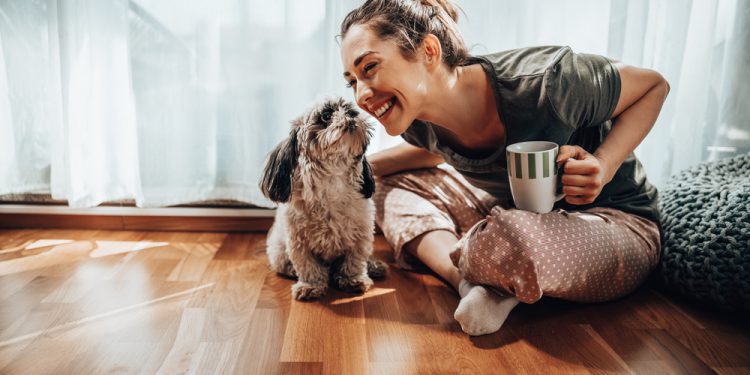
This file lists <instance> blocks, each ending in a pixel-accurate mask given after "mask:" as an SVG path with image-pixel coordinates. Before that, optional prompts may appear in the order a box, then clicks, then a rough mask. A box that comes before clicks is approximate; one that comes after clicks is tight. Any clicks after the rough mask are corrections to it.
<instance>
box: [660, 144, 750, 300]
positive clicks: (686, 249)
mask: <svg viewBox="0 0 750 375" xmlns="http://www.w3.org/2000/svg"><path fill="white" fill-rule="evenodd" d="M660 206H661V212H662V226H663V231H664V238H663V243H662V245H663V247H662V249H663V250H662V258H661V264H660V271H661V272H660V275H661V280H662V281H663V282H664V284H665V285H666V286H667V287H669V288H671V289H674V290H676V291H678V292H679V293H681V294H683V295H685V296H687V297H689V298H691V299H695V300H699V301H704V302H711V303H714V304H716V305H718V306H719V307H721V308H724V309H729V310H750V154H745V155H740V156H737V157H734V158H728V159H724V160H719V161H716V162H708V163H703V164H700V165H698V166H695V167H693V168H690V169H687V170H685V171H683V172H681V173H679V174H677V175H674V176H672V177H671V178H670V180H669V181H668V183H667V186H666V188H664V189H662V192H661V193H660Z"/></svg>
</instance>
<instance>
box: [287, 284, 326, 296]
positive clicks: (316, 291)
mask: <svg viewBox="0 0 750 375" xmlns="http://www.w3.org/2000/svg"><path fill="white" fill-rule="evenodd" d="M325 294H326V286H325V285H311V284H308V283H306V282H302V281H297V282H296V283H295V284H294V285H292V297H294V299H296V300H298V301H309V300H314V299H318V298H320V297H322V296H324V295H325Z"/></svg>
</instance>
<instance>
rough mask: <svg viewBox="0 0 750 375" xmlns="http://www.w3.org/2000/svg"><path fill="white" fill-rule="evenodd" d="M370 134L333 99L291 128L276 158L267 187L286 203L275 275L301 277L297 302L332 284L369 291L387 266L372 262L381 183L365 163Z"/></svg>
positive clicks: (275, 236) (273, 258) (272, 250)
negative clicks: (376, 195) (377, 186)
mask: <svg viewBox="0 0 750 375" xmlns="http://www.w3.org/2000/svg"><path fill="white" fill-rule="evenodd" d="M371 131H372V129H371V127H370V126H369V125H368V124H367V123H366V122H365V121H364V120H363V119H362V118H361V117H360V116H359V112H358V111H357V110H356V109H354V108H353V106H352V105H351V104H350V103H349V102H347V101H345V100H344V99H328V100H325V101H323V102H321V103H319V104H317V105H316V106H315V107H314V108H312V109H311V110H310V111H308V112H307V113H306V114H304V115H303V116H301V117H299V118H297V119H295V120H294V121H292V129H291V132H290V133H289V137H288V138H287V139H286V140H284V141H282V142H281V143H280V144H279V145H278V146H276V148H275V149H274V150H273V151H271V153H270V155H269V157H268V159H267V160H266V164H265V168H264V172H263V178H262V180H261V182H260V188H261V190H262V191H263V194H265V196H266V197H268V198H269V199H271V200H272V201H274V202H277V203H279V207H278V209H277V211H276V219H275V221H274V224H273V226H272V227H271V230H270V231H269V233H268V239H267V253H268V260H269V263H270V266H271V269H272V270H274V271H276V272H277V273H279V274H282V275H285V276H288V277H291V278H297V283H295V284H294V285H293V286H292V296H293V297H294V298H295V299H298V300H309V299H317V298H319V297H321V296H323V295H324V294H325V292H326V289H327V287H328V284H329V281H330V282H332V283H333V284H334V285H335V286H337V287H338V288H340V289H343V290H346V291H351V292H365V291H367V290H368V289H369V288H370V287H371V286H372V279H371V278H370V277H371V276H372V277H382V276H384V275H385V272H386V269H387V265H386V264H385V263H384V262H382V261H376V260H374V259H372V258H371V256H372V243H373V232H374V207H373V205H372V202H371V201H370V199H369V198H370V197H371V196H372V194H373V192H374V191H375V181H374V179H373V176H372V171H371V169H370V165H369V164H368V163H367V160H366V159H365V150H366V148H367V145H368V143H369V138H370V135H371Z"/></svg>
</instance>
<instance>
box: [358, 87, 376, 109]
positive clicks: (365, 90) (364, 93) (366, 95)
mask: <svg viewBox="0 0 750 375" xmlns="http://www.w3.org/2000/svg"><path fill="white" fill-rule="evenodd" d="M371 97H372V89H371V88H370V86H368V85H367V84H365V83H364V82H358V83H357V105H359V107H360V108H364V109H366V108H367V105H366V104H367V100H368V99H370V98H371Z"/></svg>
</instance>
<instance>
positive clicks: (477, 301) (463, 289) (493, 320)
mask: <svg viewBox="0 0 750 375" xmlns="http://www.w3.org/2000/svg"><path fill="white" fill-rule="evenodd" d="M458 294H459V295H460V296H461V302H459V303H458V307H457V308H456V312H455V314H453V318H455V319H456V320H457V321H458V323H459V324H461V329H462V330H463V331H464V332H466V333H467V334H469V335H471V336H479V335H486V334H490V333H494V332H497V331H498V330H499V329H500V327H502V326H503V323H505V319H506V318H507V317H508V314H510V311H511V310H513V308H514V307H516V305H518V300H517V299H516V298H515V297H500V296H498V295H497V294H494V293H492V292H490V291H488V290H487V289H485V288H484V287H482V286H480V285H473V284H471V283H469V282H468V281H466V280H461V281H460V282H459V284H458Z"/></svg>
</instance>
